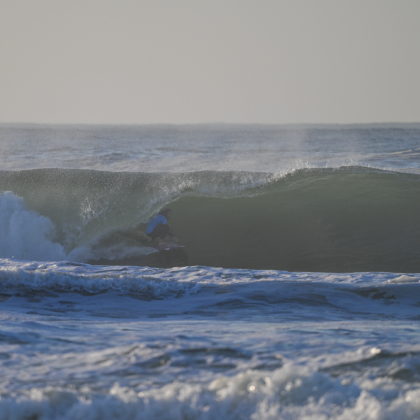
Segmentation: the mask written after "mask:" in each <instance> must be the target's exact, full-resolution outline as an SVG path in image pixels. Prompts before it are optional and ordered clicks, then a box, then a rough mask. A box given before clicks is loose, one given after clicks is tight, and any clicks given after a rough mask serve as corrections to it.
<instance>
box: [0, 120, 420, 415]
mask: <svg viewBox="0 0 420 420" xmlns="http://www.w3.org/2000/svg"><path fill="white" fill-rule="evenodd" d="M0 150H1V153H2V155H1V156H2V158H1V161H0V169H1V170H2V171H1V172H0V191H1V195H0V258H1V260H0V319H1V324H0V373H1V378H2V381H1V383H0V419H1V420H3V419H4V420H6V419H7V420H9V419H10V420H11V419H13V420H14V419H37V420H38V419H39V420H41V419H42V420H44V419H45V420H47V419H48V420H49V419H98V420H99V419H101V420H102V419H117V418H118V419H201V418H202V419H220V418H223V419H253V420H255V419H311V418H317V419H330V418H331V419H397V418H398V419H399V418H401V419H417V418H419V417H420V403H419V402H420V334H419V333H420V328H419V322H420V274H419V273H420V223H419V218H418V213H419V210H420V198H419V197H420V194H419V193H420V178H419V176H420V175H419V172H420V164H419V163H420V159H419V152H420V126H418V125H415V124H412V125H388V126H342V127H340V126H333V127H329V126H322V127H320V126H319V127H293V126H290V127H276V126H222V125H219V126H150V127H136V126H128V127H124V126H123V127H120V126H115V127H113V126H103V127H101V126H99V127H98V126H32V125H20V126H17V125H0ZM163 206H170V207H171V208H172V210H173V218H172V219H171V221H170V224H171V227H172V229H173V230H174V231H175V232H176V236H177V237H178V238H179V239H180V240H181V242H182V243H183V244H185V245H186V248H185V250H183V251H182V252H183V253H180V254H176V253H172V252H167V253H159V252H156V251H155V250H154V249H153V248H149V247H146V246H145V244H144V228H145V224H146V223H147V221H148V220H149V218H150V217H151V216H152V215H153V214H155V212H156V211H157V210H158V209H160V208H161V207H163Z"/></svg>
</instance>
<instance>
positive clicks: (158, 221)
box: [146, 209, 178, 245]
mask: <svg viewBox="0 0 420 420" xmlns="http://www.w3.org/2000/svg"><path fill="white" fill-rule="evenodd" d="M171 216H172V210H171V209H163V210H161V211H160V212H159V214H158V215H157V216H155V217H154V218H153V219H152V220H151V221H150V223H149V224H148V226H147V229H146V235H147V236H148V237H149V242H152V241H154V240H155V239H156V238H160V239H159V245H161V244H163V243H164V242H163V238H164V237H165V236H166V235H169V236H172V239H173V240H174V241H175V242H178V239H177V238H176V237H175V236H174V234H173V233H172V232H171V229H170V228H169V226H168V223H167V221H168V220H169V219H170V218H171Z"/></svg>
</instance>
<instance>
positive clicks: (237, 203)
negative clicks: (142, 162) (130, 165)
mask: <svg viewBox="0 0 420 420" xmlns="http://www.w3.org/2000/svg"><path fill="white" fill-rule="evenodd" d="M0 190H1V191H3V194H2V195H1V196H0V206H2V208H4V209H5V210H4V211H3V212H2V213H1V220H0V227H1V228H2V230H3V232H4V235H3V236H2V243H0V252H1V255H0V257H12V256H13V257H15V258H18V259H35V260H45V261H48V260H57V259H61V260H62V259H69V260H73V261H100V262H102V263H104V262H109V263H118V264H121V263H131V264H135V265H152V266H153V265H157V266H159V264H160V262H159V261H158V260H157V259H156V257H157V256H156V253H151V251H153V250H151V249H150V248H148V247H145V246H144V245H143V241H144V230H145V224H146V223H147V221H148V220H149V218H150V217H151V216H152V215H153V214H154V213H156V212H157V210H158V209H160V208H162V207H164V206H170V207H171V208H172V210H173V214H174V216H173V218H172V219H171V222H170V223H171V226H172V228H173V230H174V231H175V232H176V235H177V236H178V237H179V238H180V239H181V242H182V243H183V244H185V245H186V246H187V248H186V250H187V253H188V256H189V260H188V263H189V264H190V265H209V266H222V267H232V268H254V269H262V268H265V269H280V270H289V271H337V272H340V271H396V272H416V271H420V256H419V254H420V250H419V244H418V238H419V236H420V220H419V218H418V209H419V208H420V194H419V193H420V176H419V175H416V174H406V173H398V172H391V171H381V170H376V169H373V168H366V167H351V166H350V167H342V168H339V169H301V170H296V171H293V172H291V173H280V174H272V173H260V172H217V171H204V172H188V173H112V172H98V171H87V170H59V169H42V170H30V171H13V172H6V171H5V172H1V173H0ZM18 197H21V198H18Z"/></svg>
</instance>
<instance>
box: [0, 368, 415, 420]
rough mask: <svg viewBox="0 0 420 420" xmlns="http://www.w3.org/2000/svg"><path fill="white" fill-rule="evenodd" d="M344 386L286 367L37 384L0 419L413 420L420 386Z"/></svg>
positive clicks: (3, 408)
mask: <svg viewBox="0 0 420 420" xmlns="http://www.w3.org/2000/svg"><path fill="white" fill-rule="evenodd" d="M375 385H376V386H375V388H374V389H371V388H370V387H369V384H368V382H367V381H364V380H363V379H358V380H353V381H345V380H342V379H340V378H333V377H331V376H329V375H327V374H325V373H322V372H317V371H311V370H310V369H308V368H306V367H301V366H297V365H295V364H292V363H289V364H286V365H284V366H283V367H282V368H280V369H277V370H275V371H273V372H266V371H265V372H261V371H255V370H248V371H245V372H242V373H240V374H237V375H235V376H233V377H229V376H224V375H220V376H219V378H217V379H215V380H213V381H211V382H208V383H206V382H204V383H203V382H202V383H192V382H190V383H188V382H180V381H174V382H173V383H171V384H167V385H164V386H162V387H158V388H153V389H143V390H140V391H139V390H137V389H133V388H130V387H126V386H120V384H119V383H118V382H116V383H115V384H114V385H113V386H111V387H110V388H109V390H108V392H107V393H104V394H100V393H97V392H95V390H94V389H91V388H90V387H89V386H82V387H81V388H80V389H79V390H78V391H77V390H75V389H74V390H71V389H65V388H60V387H55V388H53V387H49V386H47V387H45V388H37V387H34V388H33V389H32V390H30V391H28V392H26V393H21V394H20V395H19V396H14V397H8V398H3V399H1V400H0V420H12V419H13V420H23V419H28V418H36V419H42V420H43V419H48V420H55V419H57V420H58V419H60V420H61V419H62V420H86V419H91V420H112V419H120V420H140V419H142V420H149V419H150V420H159V419H167V420H181V419H182V420H185V419H205V420H212V419H215V420H216V419H217V420H219V419H224V420H230V419H231V420H237V419H250V420H278V419H285V420H286V419H287V420H302V419H304V420H310V419H311V420H313V419H325V420H326V419H336V420H355V419H356V420H357V419H360V420H368V419H369V420H372V419H373V420H394V419H405V420H411V419H413V420H414V419H418V418H419V416H420V389H418V388H416V386H415V385H411V386H410V385H408V386H405V387H404V388H400V386H399V385H400V384H398V383H394V384H392V383H390V382H389V381H387V380H386V379H380V378H378V379H377V381H376V384H375Z"/></svg>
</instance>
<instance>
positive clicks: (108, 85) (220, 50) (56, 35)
mask: <svg viewBox="0 0 420 420" xmlns="http://www.w3.org/2000/svg"><path fill="white" fill-rule="evenodd" d="M419 19H420V1H419V0H393V1H388V0H348V1H344V0H290V1H289V0H207V1H202V0H151V1H149V0H132V1H131V0H113V1H110V0H60V1H58V0H36V1H34V0H0V60H1V62H0V121H1V122H39V123H139V124H143V123H200V122H236V123H356V122H358V123H363V122H388V121H392V122H415V121H420V24H419Z"/></svg>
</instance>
